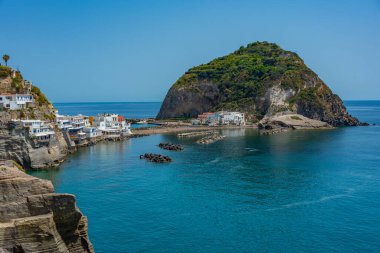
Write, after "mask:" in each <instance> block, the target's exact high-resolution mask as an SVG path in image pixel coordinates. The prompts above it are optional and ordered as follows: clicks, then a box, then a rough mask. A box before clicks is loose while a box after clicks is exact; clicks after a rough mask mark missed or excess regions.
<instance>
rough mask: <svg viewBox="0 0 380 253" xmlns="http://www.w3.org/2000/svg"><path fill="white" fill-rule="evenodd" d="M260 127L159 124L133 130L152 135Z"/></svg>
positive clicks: (256, 127)
mask: <svg viewBox="0 0 380 253" xmlns="http://www.w3.org/2000/svg"><path fill="white" fill-rule="evenodd" d="M247 128H252V129H258V126H257V125H249V126H217V127H215V126H157V127H148V128H141V129H139V128H135V129H133V130H132V132H133V133H132V135H152V134H166V133H179V132H183V131H188V132H197V131H210V130H220V129H247Z"/></svg>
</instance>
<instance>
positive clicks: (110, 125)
mask: <svg viewBox="0 0 380 253" xmlns="http://www.w3.org/2000/svg"><path fill="white" fill-rule="evenodd" d="M92 124H93V126H94V127H97V128H98V130H99V131H101V133H102V134H103V135H105V136H106V137H120V136H124V135H129V134H131V130H130V126H131V125H130V124H129V123H127V122H126V121H125V119H124V117H123V116H120V115H118V114H101V115H98V116H96V117H94V120H93V123H92Z"/></svg>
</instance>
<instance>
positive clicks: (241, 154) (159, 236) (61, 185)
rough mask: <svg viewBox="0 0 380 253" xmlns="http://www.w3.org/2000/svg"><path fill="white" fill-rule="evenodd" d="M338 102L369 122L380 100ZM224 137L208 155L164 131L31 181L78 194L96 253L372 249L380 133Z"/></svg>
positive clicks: (379, 205) (74, 158) (234, 133)
mask: <svg viewBox="0 0 380 253" xmlns="http://www.w3.org/2000/svg"><path fill="white" fill-rule="evenodd" d="M346 105H347V106H348V109H349V111H350V113H352V114H353V115H355V116H358V117H359V118H360V119H361V120H364V121H368V122H370V123H376V124H379V123H380V102H378V101H361V102H346ZM223 134H225V135H226V136H227V137H226V138H225V139H224V140H223V141H219V142H216V143H214V144H211V145H207V146H200V145H197V144H196V143H195V142H194V139H177V138H176V136H175V135H172V134H167V135H154V136H148V137H144V138H136V139H131V140H128V141H125V142H112V143H101V144H98V145H96V146H92V147H89V148H84V149H81V150H80V151H79V152H77V153H75V154H73V155H71V156H70V158H69V159H68V160H67V162H65V163H64V164H62V166H61V167H60V168H59V169H53V170H50V171H41V172H32V173H31V174H33V175H35V176H38V177H41V178H47V179H50V180H52V181H53V183H54V185H55V187H56V190H57V191H58V192H69V193H73V194H75V195H76V196H77V202H78V205H79V207H80V208H81V210H82V211H83V212H84V213H85V214H86V215H87V216H88V218H89V232H90V239H91V241H92V242H93V244H94V247H95V250H96V251H97V252H378V251H380V239H379V238H380V237H379V235H380V152H379V150H380V126H378V125H375V126H368V127H352V128H340V129H334V130H320V131H292V132H289V133H283V134H279V135H272V136H260V135H258V133H257V131H255V130H252V129H251V130H228V131H223ZM162 141H169V142H174V143H180V144H182V145H183V146H184V148H185V150H184V151H182V152H170V151H163V150H160V149H159V148H158V147H157V146H156V145H157V144H158V143H159V142H162ZM145 152H159V153H162V154H166V155H170V156H171V157H172V158H173V160H174V161H173V162H172V163H171V164H152V163H148V162H146V161H144V160H140V159H139V158H138V156H139V155H140V154H142V153H145Z"/></svg>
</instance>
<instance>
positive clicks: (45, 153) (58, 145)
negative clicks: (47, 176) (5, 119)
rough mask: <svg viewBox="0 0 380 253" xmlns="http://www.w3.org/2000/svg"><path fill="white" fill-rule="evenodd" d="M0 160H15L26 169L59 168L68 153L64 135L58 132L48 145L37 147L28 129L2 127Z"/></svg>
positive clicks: (0, 128) (0, 132)
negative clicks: (29, 135)
mask: <svg viewBox="0 0 380 253" xmlns="http://www.w3.org/2000/svg"><path fill="white" fill-rule="evenodd" d="M0 137H1V138H0V159H10V160H15V161H16V162H18V163H19V164H21V165H22V166H23V167H24V168H26V169H43V168H49V167H54V166H57V165H58V164H59V163H60V162H62V161H63V160H64V159H65V158H66V156H67V153H68V147H67V144H66V141H65V140H64V138H63V136H62V133H61V132H59V131H57V132H56V134H55V135H54V136H52V138H51V140H50V141H49V143H47V144H46V145H36V144H35V143H34V142H33V140H31V139H30V138H29V137H28V133H27V131H26V129H10V128H9V126H7V125H6V126H0Z"/></svg>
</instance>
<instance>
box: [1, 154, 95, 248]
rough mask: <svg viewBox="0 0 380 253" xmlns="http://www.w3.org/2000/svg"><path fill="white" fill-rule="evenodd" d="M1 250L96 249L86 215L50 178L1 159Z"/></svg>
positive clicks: (72, 197)
mask: <svg viewBox="0 0 380 253" xmlns="http://www.w3.org/2000/svg"><path fill="white" fill-rule="evenodd" d="M0 189H1V197H0V252H4V253H6V252H57V253H58V252H66V253H67V252H78V253H79V252H81V253H82V252H94V249H93V247H92V244H91V242H90V241H89V238H88V233H87V218H86V217H85V216H84V215H83V214H82V213H81V212H80V210H79V209H78V207H77V206H76V204H75V197H74V196H73V195H70V194H58V193H54V188H53V186H52V184H51V182H50V181H45V180H41V179H37V178H35V177H32V176H30V175H27V174H25V173H24V172H22V171H20V170H19V169H18V168H17V167H16V166H14V165H13V162H12V161H1V162H0Z"/></svg>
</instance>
